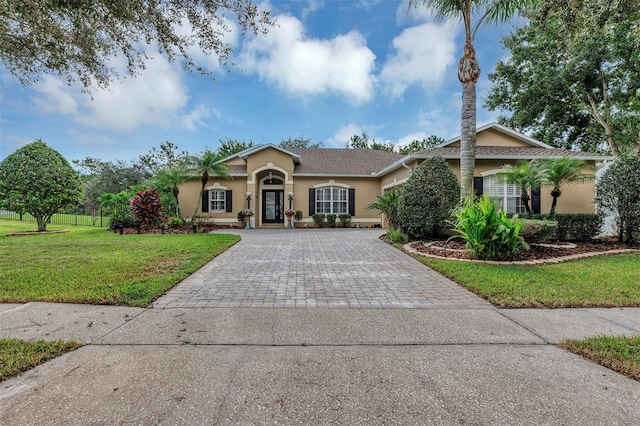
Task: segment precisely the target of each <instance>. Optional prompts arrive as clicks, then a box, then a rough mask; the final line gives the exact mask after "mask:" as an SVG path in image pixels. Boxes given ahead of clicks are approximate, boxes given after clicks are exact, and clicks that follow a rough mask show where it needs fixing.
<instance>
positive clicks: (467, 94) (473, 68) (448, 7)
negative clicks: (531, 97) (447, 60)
mask: <svg viewBox="0 0 640 426" xmlns="http://www.w3.org/2000/svg"><path fill="white" fill-rule="evenodd" d="M537 3H538V1H536V0H409V5H410V6H413V7H417V5H419V4H421V5H423V6H425V7H427V8H429V9H430V10H432V11H433V12H434V13H435V14H437V15H438V16H439V17H441V18H442V19H446V20H449V19H455V20H462V22H463V24H464V30H465V41H464V54H463V56H462V58H460V62H459V64H458V80H460V82H461V83H462V115H461V120H460V127H461V132H460V175H461V176H460V199H464V198H465V197H466V195H467V194H471V193H473V174H474V169H475V161H476V83H477V82H478V79H479V78H480V66H479V65H478V60H477V58H476V49H475V47H474V39H475V36H476V33H477V31H478V29H479V28H480V26H481V25H482V24H483V23H485V22H487V23H491V22H505V21H507V20H509V19H510V18H511V16H513V15H514V14H515V13H516V12H517V11H518V10H520V9H524V8H528V7H531V6H534V5H536V4H537ZM474 14H475V16H476V17H477V20H476V22H475V23H474V22H473V17H474Z"/></svg>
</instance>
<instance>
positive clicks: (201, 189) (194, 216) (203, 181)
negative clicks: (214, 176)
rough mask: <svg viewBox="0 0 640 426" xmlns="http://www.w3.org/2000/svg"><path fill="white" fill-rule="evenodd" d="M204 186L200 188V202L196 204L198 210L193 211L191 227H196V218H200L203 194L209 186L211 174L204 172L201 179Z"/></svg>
mask: <svg viewBox="0 0 640 426" xmlns="http://www.w3.org/2000/svg"><path fill="white" fill-rule="evenodd" d="M200 181H201V183H202V186H201V187H200V196H199V197H198V201H197V202H196V209H195V210H194V211H193V216H192V217H191V225H192V226H195V225H196V217H197V216H198V211H200V206H201V205H202V194H204V188H205V187H206V186H207V182H208V181H209V173H207V172H204V173H203V174H202V177H201V178H200Z"/></svg>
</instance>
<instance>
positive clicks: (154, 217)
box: [130, 188, 162, 228]
mask: <svg viewBox="0 0 640 426" xmlns="http://www.w3.org/2000/svg"><path fill="white" fill-rule="evenodd" d="M130 203H131V211H133V214H134V215H135V216H136V219H138V220H139V221H140V222H142V223H144V224H145V225H146V226H147V227H149V228H151V227H153V226H155V225H157V224H158V223H160V219H161V213H162V204H161V203H160V194H158V191H156V190H155V189H153V188H149V189H145V190H144V191H138V192H136V196H135V197H133V198H132V199H131V201H130Z"/></svg>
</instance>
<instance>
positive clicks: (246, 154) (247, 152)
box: [222, 143, 300, 164]
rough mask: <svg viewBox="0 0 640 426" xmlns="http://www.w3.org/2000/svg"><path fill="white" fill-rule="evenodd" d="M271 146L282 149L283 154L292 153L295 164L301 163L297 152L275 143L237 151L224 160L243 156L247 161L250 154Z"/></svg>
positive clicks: (278, 149)
mask: <svg viewBox="0 0 640 426" xmlns="http://www.w3.org/2000/svg"><path fill="white" fill-rule="evenodd" d="M269 148H272V149H275V150H277V151H280V152H282V153H283V154H286V155H290V156H291V157H292V158H293V162H294V164H299V163H300V155H298V154H295V153H293V152H291V151H289V150H286V149H284V148H281V147H279V146H277V145H274V144H271V143H269V144H261V145H256V146H252V147H251V148H247V149H245V150H244V151H240V152H236V153H235V154H233V155H230V156H229V157H227V158H225V159H224V160H222V161H224V162H228V161H229V160H232V159H234V158H241V159H243V160H245V161H246V160H247V158H248V157H249V156H250V155H252V154H256V153H258V152H260V151H263V150H265V149H269Z"/></svg>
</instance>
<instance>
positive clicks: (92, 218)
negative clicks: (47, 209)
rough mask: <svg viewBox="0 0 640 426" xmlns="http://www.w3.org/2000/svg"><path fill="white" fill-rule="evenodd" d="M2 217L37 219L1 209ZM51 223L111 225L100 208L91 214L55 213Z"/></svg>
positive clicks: (0, 217)
mask: <svg viewBox="0 0 640 426" xmlns="http://www.w3.org/2000/svg"><path fill="white" fill-rule="evenodd" d="M0 219H7V220H23V221H26V222H35V221H36V219H35V218H34V217H33V216H31V215H30V214H28V213H24V214H23V213H16V212H10V211H7V210H0ZM49 223H51V224H53V225H74V226H77V225H80V226H96V227H102V228H104V227H106V226H108V225H109V218H108V217H107V216H104V215H103V212H102V210H100V209H98V210H95V211H93V212H91V214H86V212H84V211H82V212H70V213H56V214H54V215H53V216H52V217H51V219H50V220H49Z"/></svg>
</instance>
